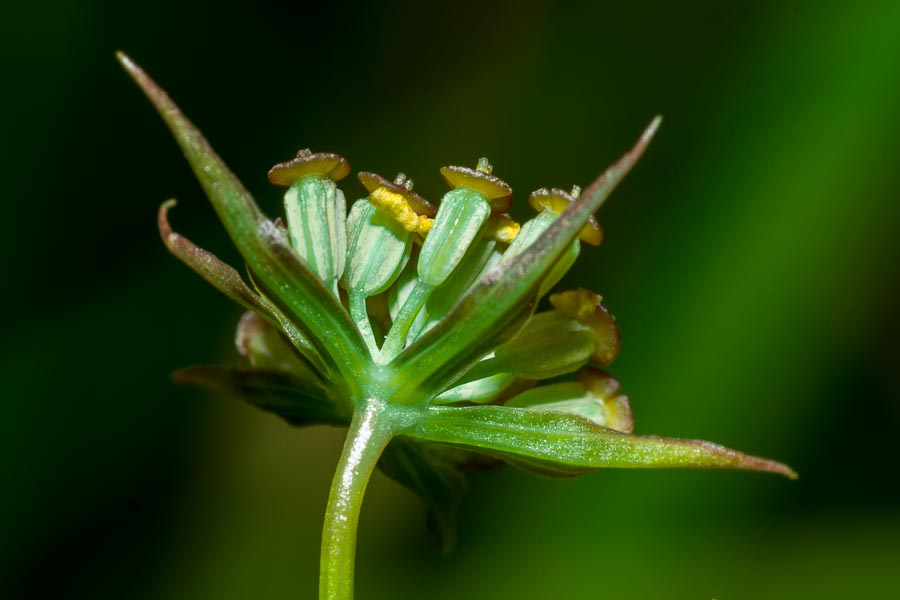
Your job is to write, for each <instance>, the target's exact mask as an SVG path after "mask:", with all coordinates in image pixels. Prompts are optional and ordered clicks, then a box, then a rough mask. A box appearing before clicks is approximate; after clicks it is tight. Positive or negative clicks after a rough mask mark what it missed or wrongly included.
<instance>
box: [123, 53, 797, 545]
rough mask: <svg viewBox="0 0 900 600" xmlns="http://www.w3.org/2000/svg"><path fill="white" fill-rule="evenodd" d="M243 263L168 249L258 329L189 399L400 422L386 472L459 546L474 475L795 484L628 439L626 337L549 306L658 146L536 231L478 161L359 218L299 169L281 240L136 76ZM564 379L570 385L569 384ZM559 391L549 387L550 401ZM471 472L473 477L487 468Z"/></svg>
mask: <svg viewBox="0 0 900 600" xmlns="http://www.w3.org/2000/svg"><path fill="white" fill-rule="evenodd" d="M120 60H121V62H122V64H123V65H124V66H125V68H126V70H127V71H128V73H129V74H130V75H131V76H132V77H133V78H134V79H135V81H136V82H137V83H138V84H139V85H140V87H141V88H142V89H143V90H144V92H145V93H146V94H147V96H148V97H149V98H150V100H151V101H152V102H153V104H154V105H155V107H156V108H157V110H158V111H159V112H160V114H161V115H162V117H163V119H164V120H165V122H166V123H167V125H168V126H169V127H170V129H171V130H172V133H173V134H174V136H175V138H176V140H177V142H178V143H179V145H180V146H181V148H182V149H183V151H184V153H185V155H186V157H187V159H188V161H189V162H190V164H191V166H192V167H193V169H194V172H195V173H196V175H197V177H198V179H199V180H200V182H201V183H202V184H203V186H204V188H205V190H206V193H207V195H208V196H209V199H210V201H211V203H212V205H213V207H214V208H215V209H216V211H217V212H218V215H219V217H220V219H221V220H222V223H223V224H224V226H225V228H226V230H227V231H228V233H229V235H230V237H231V239H232V240H233V241H234V243H235V245H236V246H237V248H238V250H239V251H240V253H241V255H242V257H243V258H244V260H245V261H246V264H247V270H248V275H247V278H246V279H244V278H243V277H241V275H240V274H239V273H238V272H237V271H236V270H234V269H233V268H231V267H229V266H227V265H225V264H224V263H222V262H221V261H219V260H218V259H217V258H216V257H215V256H213V255H212V254H210V253H208V252H206V251H204V250H201V249H199V248H197V247H196V246H194V245H193V244H192V243H191V242H190V241H188V240H187V239H186V238H184V237H182V236H180V235H179V234H177V233H174V232H173V231H172V229H171V227H170V226H169V222H168V212H169V210H170V209H171V207H172V206H173V205H174V201H168V202H166V203H164V204H163V205H162V207H161V208H160V213H159V227H160V231H161V233H162V237H163V240H164V242H165V243H166V245H167V246H168V248H169V249H170V250H171V251H172V252H173V253H174V254H175V255H176V256H178V257H179V258H180V259H182V260H183V261H184V262H185V263H187V264H188V266H190V267H191V268H192V269H194V270H195V271H196V272H197V273H198V274H199V275H201V276H202V277H203V278H204V279H206V280H207V281H209V282H210V283H212V284H213V285H214V286H216V287H217V288H218V289H220V290H221V291H222V292H224V293H225V294H226V295H227V296H229V297H230V298H232V299H233V300H235V301H237V302H238V303H240V304H241V305H243V306H244V307H245V308H246V309H247V311H248V312H247V313H246V314H245V316H244V318H242V319H241V322H240V324H239V326H238V333H237V340H236V341H237V346H238V350H239V352H240V354H241V356H242V357H243V359H244V361H245V363H244V364H243V365H241V366H235V367H194V368H190V369H186V370H183V371H181V372H179V373H178V374H177V375H176V378H177V380H178V381H181V382H187V383H194V384H200V385H204V386H207V387H211V388H214V389H216V390H220V391H225V392H228V393H232V394H234V395H237V396H239V397H241V398H243V399H245V400H246V401H248V402H250V403H252V404H254V405H256V406H259V407H260V408H263V409H265V410H268V411H271V412H274V413H276V414H278V415H280V416H282V417H284V418H285V419H286V420H287V421H288V422H290V423H292V424H295V425H305V424H315V423H327V424H338V425H340V424H348V423H350V421H351V419H353V418H354V415H355V414H358V413H360V412H361V411H362V410H363V409H364V407H366V406H370V405H371V403H372V402H377V403H379V406H381V407H382V408H381V410H382V412H383V414H385V415H388V416H387V417H385V418H386V419H387V420H388V421H389V422H390V424H389V429H390V436H389V437H390V442H389V443H387V445H386V448H385V449H384V454H383V455H382V457H381V463H380V465H381V467H382V468H383V469H384V470H385V472H387V473H388V474H389V475H390V476H391V477H393V478H395V479H396V480H398V481H399V482H401V483H402V484H404V485H406V486H408V487H410V488H412V489H413V490H414V491H416V492H418V493H419V494H420V495H421V496H422V497H423V498H424V499H425V500H426V501H427V502H428V503H429V505H430V508H431V512H432V516H433V522H434V523H435V524H436V525H437V527H438V529H439V530H440V532H441V533H442V534H443V537H444V539H445V540H450V539H452V529H453V527H452V525H453V509H454V508H455V505H456V504H457V503H458V501H459V498H460V496H461V494H462V491H463V490H464V487H465V481H464V478H463V470H464V469H465V468H466V466H468V465H472V464H483V462H484V461H483V459H476V458H475V457H477V456H482V457H483V456H485V455H486V456H489V457H491V460H496V459H500V460H502V461H506V462H509V463H511V464H514V465H516V466H519V467H522V468H525V469H529V470H533V471H537V472H540V473H544V474H554V475H565V476H569V475H576V474H580V473H584V472H587V471H591V470H595V469H599V468H604V467H641V468H643V467H710V468H737V469H751V470H760V471H770V472H776V473H781V474H784V475H787V476H790V477H793V476H794V473H793V471H791V470H790V469H789V468H788V467H786V466H784V465H782V464H779V463H776V462H772V461H768V460H764V459H760V458H755V457H752V456H748V455H745V454H741V453H739V452H735V451H733V450H728V449H726V448H723V447H721V446H716V445H713V444H709V443H707V442H698V441H693V440H678V439H671V438H661V437H655V436H636V435H633V434H632V433H631V431H632V429H633V425H634V420H633V418H632V411H631V406H630V404H629V402H628V399H627V398H626V397H625V396H624V395H621V394H620V393H619V384H618V382H616V381H615V380H614V379H613V378H612V377H611V376H610V375H608V374H606V373H604V372H602V371H599V370H598V369H597V367H601V366H603V367H605V366H606V365H608V364H609V363H610V362H611V361H612V360H613V359H614V358H615V357H616V355H617V354H618V351H619V339H620V338H619V329H618V327H617V325H616V322H615V319H614V318H613V317H612V315H611V313H610V311H609V310H608V309H607V308H606V307H605V306H604V305H603V304H602V298H601V297H600V296H599V295H597V294H595V293H593V292H590V291H588V290H583V289H579V290H571V291H562V292H557V293H555V294H553V295H551V296H550V307H549V308H548V309H547V310H540V309H539V306H540V300H541V298H542V297H543V296H544V295H546V294H547V293H548V292H549V291H550V289H551V288H552V287H553V286H554V285H555V284H556V283H557V282H558V281H559V280H560V278H561V277H562V276H563V275H564V274H565V272H566V271H567V270H568V269H569V267H571V265H572V264H573V262H574V261H575V259H576V258H577V257H578V255H579V253H580V242H581V240H583V241H585V242H588V243H591V244H599V243H600V241H601V239H602V234H601V231H600V228H599V225H598V224H597V222H596V220H595V219H594V217H593V215H594V213H595V212H596V211H597V210H598V209H599V208H600V207H601V205H602V204H603V203H604V201H605V200H606V198H607V197H608V196H609V194H610V193H611V192H612V191H613V189H614V188H615V187H616V185H617V184H618V183H619V182H620V181H621V180H622V178H623V177H624V176H625V175H626V174H627V173H628V172H629V170H630V169H631V168H632V166H633V165H634V164H635V162H636V161H637V160H638V158H639V157H640V156H641V154H642V153H643V152H644V150H645V149H646V147H647V145H648V143H649V142H650V140H651V138H652V137H653V135H654V133H655V132H656V130H657V128H658V126H659V123H660V119H659V118H658V117H657V118H656V119H654V120H653V121H652V122H651V123H650V125H649V126H648V127H647V129H646V130H645V131H644V132H643V134H642V135H641V137H640V138H639V140H638V142H637V144H636V145H635V146H634V148H632V149H631V150H630V151H629V152H627V153H626V154H625V155H624V156H623V157H622V158H621V159H620V160H619V161H618V162H616V163H615V164H614V165H613V166H612V167H610V168H609V169H607V170H606V171H605V172H604V173H603V174H602V175H601V176H600V177H598V178H597V179H596V180H594V181H593V183H591V184H590V185H588V186H587V187H586V188H585V189H584V191H583V192H582V191H580V190H579V188H577V187H576V188H574V190H573V192H572V193H567V192H565V191H562V190H558V189H543V190H538V191H537V192H534V193H533V194H532V195H531V197H530V202H531V204H532V206H534V207H535V209H537V210H538V213H537V215H536V216H534V217H533V218H531V219H530V220H528V221H526V222H525V223H523V224H521V226H520V225H519V224H517V223H515V222H514V221H512V219H510V218H509V216H508V215H507V214H506V213H507V212H508V210H509V208H510V205H511V202H512V197H513V193H512V188H511V187H510V185H509V184H508V183H506V182H505V181H503V180H502V179H500V178H499V177H497V176H496V175H495V174H494V173H493V170H492V168H491V166H490V164H489V163H488V161H487V160H486V159H481V160H480V161H479V162H478V166H477V167H476V168H475V169H471V168H465V167H457V166H450V167H444V168H443V169H441V174H442V175H443V176H444V178H445V179H446V181H447V183H448V184H449V185H450V187H451V188H452V189H451V190H450V191H448V192H447V193H446V194H445V195H444V197H443V198H442V199H441V201H440V202H439V203H436V208H435V204H433V203H431V202H429V201H427V200H425V199H424V198H422V197H421V196H420V195H419V194H417V193H416V192H415V191H414V190H413V184H412V181H411V180H410V179H409V178H407V177H406V176H405V175H403V174H400V175H398V176H397V178H395V179H394V180H393V181H392V180H389V179H386V178H384V177H381V176H379V175H376V174H373V173H368V172H362V173H360V174H359V178H360V180H361V182H362V183H363V186H364V187H365V189H366V191H367V195H366V196H365V197H361V198H359V199H357V200H356V201H355V202H353V203H351V204H350V206H349V210H348V208H347V201H346V199H345V194H344V192H343V191H342V190H341V189H340V188H338V186H337V184H336V182H337V181H338V180H340V179H342V178H343V177H345V176H346V175H347V174H349V172H350V166H349V163H348V162H347V161H346V160H345V159H344V158H342V157H340V156H338V155H336V154H331V153H316V154H314V153H311V152H310V151H309V150H302V151H300V152H299V153H298V154H297V156H296V157H295V158H293V159H291V160H289V161H287V162H284V163H281V164H279V165H276V166H275V167H273V168H272V170H271V171H270V173H269V179H270V180H271V181H272V182H273V183H274V184H276V185H279V186H283V187H286V188H287V189H286V191H285V193H284V208H285V216H286V220H285V223H284V225H281V224H280V223H279V221H272V220H270V219H268V218H267V217H266V216H264V215H263V214H262V212H261V211H260V209H259V208H258V207H257V205H256V203H255V202H254V200H253V198H252V197H251V196H250V194H249V193H248V192H247V191H246V190H245V189H244V187H243V186H242V185H241V184H240V182H239V181H238V180H237V178H236V177H235V176H234V175H233V174H232V173H231V172H230V171H229V170H228V168H227V167H226V166H225V164H224V163H223V162H222V161H221V159H219V157H218V156H217V155H216V154H215V152H214V151H213V150H212V148H211V147H210V146H209V144H208V143H207V142H206V140H205V139H204V138H203V136H202V135H201V134H200V132H199V131H197V129H196V128H195V127H194V126H193V125H192V124H191V123H190V122H189V121H188V120H187V119H186V118H185V117H184V115H183V114H182V113H181V112H180V110H179V109H178V108H177V107H176V106H175V104H174V103H173V102H172V101H171V100H170V99H169V97H168V96H167V95H166V94H165V93H164V92H163V91H162V90H161V89H160V88H159V87H158V86H157V85H156V84H155V83H154V82H153V81H152V80H151V79H150V78H149V77H148V76H147V75H146V74H145V73H144V72H143V71H142V70H141V69H140V68H139V67H138V66H137V65H135V64H134V63H133V62H132V61H131V60H130V59H128V58H127V57H125V56H124V55H120ZM567 375H570V376H572V377H573V378H572V380H571V381H562V382H560V381H559V380H558V379H557V378H559V377H560V376H567ZM550 378H554V382H553V383H550V384H549V385H542V384H541V381H542V380H545V379H550ZM479 460H480V461H481V462H479Z"/></svg>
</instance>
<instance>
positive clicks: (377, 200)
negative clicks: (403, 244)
mask: <svg viewBox="0 0 900 600" xmlns="http://www.w3.org/2000/svg"><path fill="white" fill-rule="evenodd" d="M369 202H371V203H372V206H374V207H375V208H380V209H381V210H383V211H385V212H386V213H388V214H389V215H390V216H391V217H392V218H393V219H394V220H395V221H397V222H398V223H400V225H402V226H403V229H405V230H407V231H409V232H412V233H418V234H420V235H425V234H426V233H428V230H429V229H431V225H432V223H433V222H434V221H432V220H431V219H429V218H428V217H426V216H423V215H417V214H416V211H414V210H413V209H412V207H411V206H410V205H409V202H408V201H407V200H406V198H404V197H403V196H401V195H400V194H397V193H395V192H392V191H390V190H389V189H387V188H384V187H380V188H378V189H377V190H375V191H374V192H372V193H371V194H369Z"/></svg>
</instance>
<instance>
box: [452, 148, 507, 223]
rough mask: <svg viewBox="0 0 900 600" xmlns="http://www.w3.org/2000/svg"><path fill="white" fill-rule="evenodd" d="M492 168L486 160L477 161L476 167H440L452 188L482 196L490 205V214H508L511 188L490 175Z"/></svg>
mask: <svg viewBox="0 0 900 600" xmlns="http://www.w3.org/2000/svg"><path fill="white" fill-rule="evenodd" d="M492 170H493V168H492V167H491V164H490V163H489V162H488V161H487V159H486V158H482V159H480V160H479V161H478V167H477V168H475V169H469V168H468V167H442V168H441V175H443V177H444V181H446V182H447V185H449V186H450V187H452V188H458V187H465V188H469V189H470V190H475V191H476V192H478V193H479V194H482V195H483V196H484V197H485V198H487V201H488V202H490V204H491V212H493V213H494V214H495V215H496V214H502V213H506V212H509V208H510V206H512V188H511V187H509V184H508V183H506V182H505V181H503V180H502V179H500V178H499V177H497V176H495V175H492V174H491V171H492Z"/></svg>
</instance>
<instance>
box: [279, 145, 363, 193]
mask: <svg viewBox="0 0 900 600" xmlns="http://www.w3.org/2000/svg"><path fill="white" fill-rule="evenodd" d="M349 174H350V163H348V162H347V160H346V159H345V158H344V157H343V156H340V155H338V154H332V153H331V152H316V153H315V154H313V153H312V152H310V151H309V149H308V148H305V149H303V150H299V151H298V152H297V156H295V157H294V158H292V159H291V160H288V161H285V162H282V163H278V164H277V165H275V166H274V167H272V168H271V169H269V181H270V182H271V183H274V184H275V185H282V186H285V187H287V186H291V185H293V184H294V183H295V182H297V181H299V180H301V179H303V178H304V177H307V176H309V175H316V176H319V177H327V178H329V179H331V180H332V181H338V180H340V179H343V178H344V177H346V176H347V175H349Z"/></svg>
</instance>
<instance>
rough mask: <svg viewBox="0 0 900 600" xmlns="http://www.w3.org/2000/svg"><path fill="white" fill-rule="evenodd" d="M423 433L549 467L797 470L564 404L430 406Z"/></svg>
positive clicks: (566, 470) (418, 428)
mask: <svg viewBox="0 0 900 600" xmlns="http://www.w3.org/2000/svg"><path fill="white" fill-rule="evenodd" d="M402 433H404V434H405V435H409V436H411V437H413V438H415V439H418V440H421V441H427V442H434V443H440V444H449V445H452V446H459V447H462V448H466V449H470V450H477V451H479V452H484V453H486V454H490V455H492V456H496V457H499V458H503V459H504V460H510V461H512V462H514V463H515V464H517V465H520V466H527V467H528V468H532V469H533V470H537V471H539V472H541V473H545V474H548V473H551V474H559V475H561V476H571V475H578V474H581V473H584V472H587V471H591V470H594V469H602V468H705V469H744V470H751V471H768V472H770V473H778V474H781V475H785V476H787V477H790V478H794V477H796V473H794V471H792V470H791V469H790V468H789V467H787V466H785V465H783V464H781V463H777V462H774V461H770V460H766V459H763V458H757V457H755V456H749V455H747V454H742V453H740V452H736V451H734V450H729V449H728V448H725V447H723V446H718V445H716V444H711V443H709V442H701V441H695V440H679V439H673V438H663V437H656V436H635V435H629V434H626V433H621V432H618V431H615V430H612V429H607V428H605V427H600V426H598V425H596V424H595V423H593V422H591V421H589V420H588V419H586V418H584V417H582V416H580V415H576V414H572V413H568V412H563V411H559V412H556V411H544V410H529V409H527V408H513V407H508V406H471V407H461V408H455V407H436V406H434V407H429V408H427V409H424V415H423V416H422V417H420V418H419V419H418V420H417V421H416V423H415V424H414V425H412V426H411V427H410V428H409V429H408V430H405V431H403V432H402Z"/></svg>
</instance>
